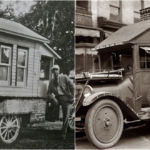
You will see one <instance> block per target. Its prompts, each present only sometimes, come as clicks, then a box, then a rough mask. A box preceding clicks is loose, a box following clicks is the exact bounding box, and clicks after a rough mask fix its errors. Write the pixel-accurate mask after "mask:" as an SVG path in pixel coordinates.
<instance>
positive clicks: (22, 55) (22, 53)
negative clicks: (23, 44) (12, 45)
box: [17, 48, 28, 86]
mask: <svg viewBox="0 0 150 150" xmlns="http://www.w3.org/2000/svg"><path fill="white" fill-rule="evenodd" d="M27 56H28V51H27V50H26V49H22V48H18V57H17V86H26V80H27Z"/></svg>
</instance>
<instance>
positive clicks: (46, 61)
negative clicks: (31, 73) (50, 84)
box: [40, 56, 50, 80]
mask: <svg viewBox="0 0 150 150" xmlns="http://www.w3.org/2000/svg"><path fill="white" fill-rule="evenodd" d="M49 73H50V58H49V57H46V56H41V70H40V79H43V80H49V76H50V75H49Z"/></svg>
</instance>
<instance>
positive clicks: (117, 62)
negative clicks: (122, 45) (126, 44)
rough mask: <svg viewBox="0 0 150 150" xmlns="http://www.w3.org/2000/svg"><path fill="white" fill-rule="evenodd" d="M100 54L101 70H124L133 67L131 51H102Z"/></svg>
mask: <svg viewBox="0 0 150 150" xmlns="http://www.w3.org/2000/svg"><path fill="white" fill-rule="evenodd" d="M100 56H101V71H102V72H103V71H109V70H117V69H121V68H123V69H124V71H129V68H133V58H132V51H131V50H125V51H116V52H115V51H113V52H109V53H103V54H101V55H100Z"/></svg>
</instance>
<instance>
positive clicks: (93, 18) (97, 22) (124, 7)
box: [75, 0, 150, 74]
mask: <svg viewBox="0 0 150 150" xmlns="http://www.w3.org/2000/svg"><path fill="white" fill-rule="evenodd" d="M147 7H150V1H141V0H136V1H131V0H128V1H120V0H115V1H104V0H94V1H76V50H75V56H76V74H80V73H81V72H82V71H87V72H95V71H100V66H99V63H98V62H99V61H100V58H99V57H98V55H97V52H91V49H92V48H93V47H95V46H96V45H97V44H98V43H100V42H101V41H103V40H104V39H105V38H107V37H108V36H110V35H111V34H112V33H113V32H115V31H117V30H118V29H119V28H121V27H123V26H125V25H129V24H133V23H136V22H139V21H140V10H141V9H143V8H147Z"/></svg>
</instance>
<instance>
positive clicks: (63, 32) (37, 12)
mask: <svg viewBox="0 0 150 150" xmlns="http://www.w3.org/2000/svg"><path fill="white" fill-rule="evenodd" d="M0 2H2V3H3V1H1V0H0ZM19 3H21V1H14V2H10V3H9V4H8V5H6V6H7V7H6V8H5V9H3V10H2V11H0V17H1V18H5V19H9V20H13V21H16V22H20V23H21V24H23V25H24V26H26V27H28V28H29V29H31V30H33V31H35V32H36V33H38V34H40V35H42V36H44V37H46V38H48V39H49V40H50V43H49V45H50V47H52V48H53V49H54V50H55V51H56V52H57V53H58V54H59V55H60V56H61V58H62V59H61V60H57V61H56V63H58V64H59V65H60V67H61V68H63V69H62V70H61V72H63V73H66V74H68V73H69V71H70V70H72V69H74V12H75V11H74V1H48V0H42V1H38V0H37V1H35V3H34V4H33V5H32V6H31V8H30V10H29V12H26V13H23V12H22V13H20V14H17V15H16V13H15V5H19Z"/></svg>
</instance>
